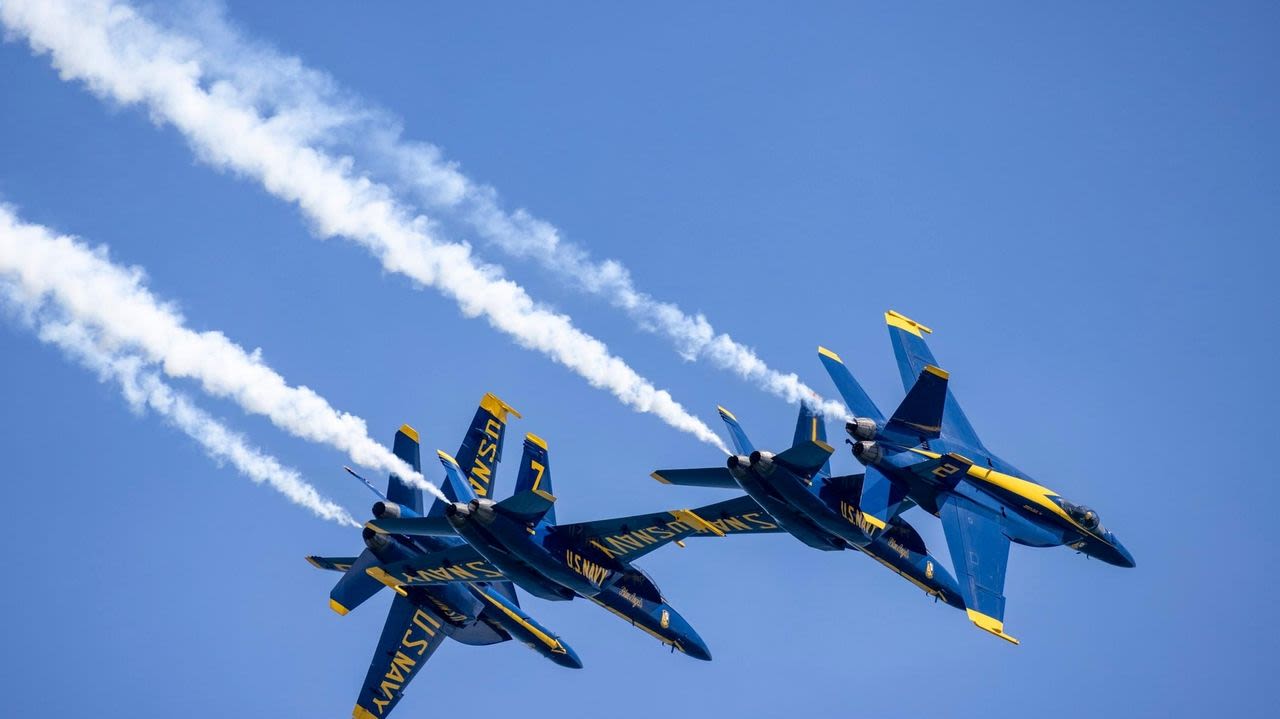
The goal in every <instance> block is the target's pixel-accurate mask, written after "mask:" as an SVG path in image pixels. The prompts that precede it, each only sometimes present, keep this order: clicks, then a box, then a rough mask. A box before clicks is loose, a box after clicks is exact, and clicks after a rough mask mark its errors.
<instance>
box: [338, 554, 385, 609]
mask: <svg viewBox="0 0 1280 719" xmlns="http://www.w3.org/2000/svg"><path fill="white" fill-rule="evenodd" d="M376 566H378V558H377V557H375V556H374V555H373V552H371V551H369V550H368V549H366V550H364V551H363V552H361V553H360V556H359V557H356V560H355V561H354V562H352V564H351V568H350V569H348V570H347V571H346V573H344V574H343V575H342V577H341V578H340V579H338V583H337V584H335V585H333V590H332V591H330V592H329V607H330V608H331V609H333V611H335V612H337V613H339V614H346V613H347V612H349V611H351V610H352V609H355V608H356V607H358V606H360V605H361V604H363V603H364V601H365V600H366V599H368V598H369V597H372V596H373V595H375V594H377V593H378V590H379V589H382V584H381V583H379V582H378V581H377V580H375V579H374V578H373V577H370V576H369V575H368V574H367V573H366V570H367V569H369V568H370V567H376Z"/></svg>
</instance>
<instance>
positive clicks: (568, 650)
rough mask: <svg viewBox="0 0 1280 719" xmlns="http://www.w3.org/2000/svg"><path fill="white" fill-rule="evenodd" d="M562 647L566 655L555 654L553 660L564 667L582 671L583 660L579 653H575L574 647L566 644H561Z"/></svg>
mask: <svg viewBox="0 0 1280 719" xmlns="http://www.w3.org/2000/svg"><path fill="white" fill-rule="evenodd" d="M560 646H561V647H563V648H564V654H553V655H552V656H551V660H552V661H554V662H555V663H556V664H559V665H560V666H562V667H567V668H569V669H581V668H582V660H581V659H579V658H578V653H577V652H575V651H573V647H570V646H569V645H567V644H565V643H564V642H561V643H560Z"/></svg>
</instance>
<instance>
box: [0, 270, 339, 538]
mask: <svg viewBox="0 0 1280 719" xmlns="http://www.w3.org/2000/svg"><path fill="white" fill-rule="evenodd" d="M0 297H3V299H4V300H5V301H6V302H5V304H6V305H7V306H8V308H9V309H11V310H13V311H15V312H16V313H17V314H19V315H20V316H21V317H23V318H24V319H25V320H26V324H28V325H29V326H31V327H32V328H33V329H34V330H35V331H36V335H37V336H38V337H39V338H40V340H41V341H42V342H45V343H47V344H51V345H54V346H56V347H58V348H59V349H61V350H62V351H63V352H64V353H65V354H66V355H67V356H68V357H70V358H71V359H73V360H75V361H77V362H79V363H80V364H81V365H83V366H84V367H86V368H88V369H90V370H92V371H93V372H95V373H97V375H98V378H99V379H100V380H102V381H108V380H110V381H112V382H114V383H116V384H117V385H118V386H119V387H120V390H121V392H122V393H123V395H124V397H125V399H126V400H127V401H128V402H129V405H130V407H132V408H133V409H134V411H136V412H139V413H141V412H143V411H145V410H148V409H149V410H151V411H152V412H155V413H156V414H158V415H160V416H161V417H162V418H164V419H165V420H166V421H167V422H168V423H169V424H171V425H172V426H174V427H176V428H177V429H179V430H180V431H182V433H183V434H186V435H187V436H188V437H190V438H191V439H193V440H195V441H196V442H197V443H198V444H199V445H200V446H201V448H202V449H204V452H205V454H206V455H208V456H209V457H210V458H211V459H213V460H214V461H216V462H218V463H219V464H221V463H223V462H229V463H230V464H231V465H232V466H233V467H235V468H236V469H237V470H239V472H240V473H241V474H243V475H245V476H246V477H248V478H249V479H251V480H253V481H254V482H255V483H258V484H264V483H265V484H267V485H268V486H270V487H271V488H272V489H274V490H276V491H277V492H279V493H281V494H283V495H284V496H285V497H286V498H288V500H289V501H291V502H293V503H294V504H297V505H298V506H301V507H304V508H306V509H309V510H311V512H312V513H313V514H315V515H316V516H317V517H320V518H322V519H327V520H330V521H333V522H337V523H339V524H343V525H347V526H352V527H359V526H360V523H359V522H357V521H356V520H355V518H353V517H352V516H351V515H350V514H349V513H348V512H347V510H345V509H343V508H342V507H341V506H339V505H337V504H336V503H334V502H333V501H331V500H329V499H326V498H325V497H323V496H321V495H320V493H319V492H318V491H317V490H316V488H315V487H313V486H312V485H311V484H309V483H308V482H307V481H306V480H304V479H302V477H301V475H299V474H298V472H297V471H296V470H293V469H290V468H288V467H285V466H283V465H281V464H280V462H279V461H278V460H277V459H276V458H275V457H272V456H270V455H268V454H266V453H264V452H262V451H261V450H259V449H257V448H255V447H252V446H250V445H249V443H248V441H247V440H246V439H245V438H244V437H243V436H241V435H239V434H237V433H235V432H232V431H231V430H230V429H228V428H227V427H226V426H224V425H223V424H222V423H220V422H218V420H216V419H214V418H213V417H212V416H210V415H209V414H208V413H206V412H205V411H204V410H201V409H200V408H199V407H197V406H195V404H193V403H192V402H191V400H190V399H189V398H187V397H186V396H185V395H183V394H181V393H180V392H177V391H176V390H174V389H173V388H172V387H170V386H169V385H167V384H165V383H164V381H162V380H161V379H160V378H159V377H158V376H157V375H156V373H155V372H154V371H151V370H147V369H145V363H144V362H143V360H142V359H141V358H140V357H137V356H131V355H128V354H124V353H120V352H112V351H110V350H108V349H107V348H106V347H105V346H103V344H102V342H101V341H100V340H99V339H98V338H97V337H95V335H94V333H92V332H90V331H89V330H88V328H86V327H85V326H84V325H81V324H79V323H76V322H74V321H71V320H67V319H65V318H62V319H56V318H54V317H52V316H51V313H50V312H49V308H47V307H44V306H43V304H42V303H41V302H40V301H39V299H38V298H34V297H32V296H30V295H29V294H26V293H25V292H23V291H21V288H19V287H18V286H17V285H14V284H13V283H11V282H9V281H7V280H6V281H0Z"/></svg>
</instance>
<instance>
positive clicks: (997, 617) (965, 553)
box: [939, 494, 1018, 644]
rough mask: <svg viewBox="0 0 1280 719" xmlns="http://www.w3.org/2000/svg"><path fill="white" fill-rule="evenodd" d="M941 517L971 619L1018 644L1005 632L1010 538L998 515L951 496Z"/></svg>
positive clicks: (983, 627)
mask: <svg viewBox="0 0 1280 719" xmlns="http://www.w3.org/2000/svg"><path fill="white" fill-rule="evenodd" d="M939 516H940V517H941V519H942V528H943V530H944V531H945V532H946V535H947V548H948V549H949V550H950V551H951V563H952V565H954V567H955V571H956V579H957V580H958V582H959V584H960V594H961V596H962V597H963V598H964V603H965V607H966V609H967V612H968V615H969V620H970V621H972V622H973V623H974V624H976V625H978V627H980V628H982V629H985V630H986V631H988V632H991V633H992V634H994V635H996V636H998V637H1000V638H1001V639H1004V640H1006V641H1009V642H1013V643H1014V644H1017V643H1018V640H1017V639H1014V638H1013V637H1011V636H1009V635H1008V634H1005V633H1004V577H1005V568H1006V567H1007V566H1008V564H1009V537H1008V536H1006V535H1005V533H1004V526H1003V525H1002V524H1001V522H1000V517H999V515H998V514H996V513H995V512H993V511H992V510H989V509H987V508H985V507H982V506H980V505H978V504H976V503H975V502H973V501H971V500H969V499H966V498H965V497H963V496H960V495H955V494H953V495H951V496H950V497H948V498H947V501H946V502H945V503H944V504H943V505H942V511H941V512H940V514H939Z"/></svg>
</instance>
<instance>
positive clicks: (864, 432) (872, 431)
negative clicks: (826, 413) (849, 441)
mask: <svg viewBox="0 0 1280 719" xmlns="http://www.w3.org/2000/svg"><path fill="white" fill-rule="evenodd" d="M844 431H845V432H848V433H849V436H850V437H853V438H854V439H859V440H872V439H875V438H876V433H877V432H879V431H880V427H879V426H878V425H877V424H876V421H875V420H874V419H868V418H866V417H854V418H853V419H852V420H850V421H848V422H845V425H844Z"/></svg>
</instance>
